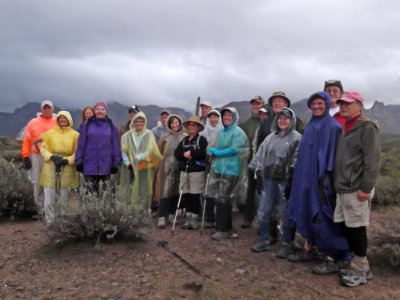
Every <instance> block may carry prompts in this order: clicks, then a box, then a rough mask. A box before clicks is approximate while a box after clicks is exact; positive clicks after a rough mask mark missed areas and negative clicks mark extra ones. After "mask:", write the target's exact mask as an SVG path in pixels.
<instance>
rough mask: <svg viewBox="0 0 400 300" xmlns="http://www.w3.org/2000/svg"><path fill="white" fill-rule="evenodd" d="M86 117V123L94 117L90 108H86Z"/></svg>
mask: <svg viewBox="0 0 400 300" xmlns="http://www.w3.org/2000/svg"><path fill="white" fill-rule="evenodd" d="M84 116H85V121H86V120H87V119H89V118H90V117H91V116H93V111H92V110H91V109H90V108H86V110H85V112H84Z"/></svg>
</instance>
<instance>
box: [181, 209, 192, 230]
mask: <svg viewBox="0 0 400 300" xmlns="http://www.w3.org/2000/svg"><path fill="white" fill-rule="evenodd" d="M191 220H192V213H189V212H187V213H186V221H185V223H183V224H182V229H189V227H190V222H191Z"/></svg>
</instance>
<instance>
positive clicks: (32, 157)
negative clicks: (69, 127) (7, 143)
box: [21, 100, 57, 219]
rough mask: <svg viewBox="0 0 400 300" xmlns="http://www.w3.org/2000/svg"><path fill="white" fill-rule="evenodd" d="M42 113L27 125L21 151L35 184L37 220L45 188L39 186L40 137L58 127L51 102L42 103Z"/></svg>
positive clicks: (41, 161) (40, 211)
mask: <svg viewBox="0 0 400 300" xmlns="http://www.w3.org/2000/svg"><path fill="white" fill-rule="evenodd" d="M40 111H41V112H40V113H39V114H38V116H37V118H34V119H32V120H31V121H30V122H29V123H28V125H27V128H26V132H25V135H24V141H23V143H22V151H21V152H22V153H21V154H22V158H23V160H24V165H25V168H26V169H27V170H29V172H30V177H31V181H32V184H33V196H34V199H35V204H36V210H37V213H38V215H35V216H34V217H35V219H38V218H39V216H40V215H41V214H42V209H43V188H42V187H41V186H40V185H39V178H40V174H41V172H42V169H43V158H42V156H41V155H40V148H41V145H42V139H41V138H40V135H41V134H42V133H43V132H46V131H48V130H50V129H53V128H55V127H57V124H56V120H55V118H54V116H53V113H54V105H53V103H52V102H51V101H50V100H44V101H42V103H41V105H40Z"/></svg>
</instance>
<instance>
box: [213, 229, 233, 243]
mask: <svg viewBox="0 0 400 300" xmlns="http://www.w3.org/2000/svg"><path fill="white" fill-rule="evenodd" d="M228 237H229V232H226V231H217V232H216V233H214V234H213V235H211V238H212V239H213V240H216V241H220V240H223V239H227V238H228Z"/></svg>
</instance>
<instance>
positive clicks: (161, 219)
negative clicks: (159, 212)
mask: <svg viewBox="0 0 400 300" xmlns="http://www.w3.org/2000/svg"><path fill="white" fill-rule="evenodd" d="M157 227H158V228H160V229H164V228H165V217H159V218H158V224H157Z"/></svg>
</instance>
